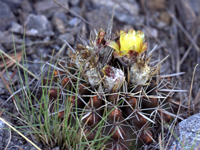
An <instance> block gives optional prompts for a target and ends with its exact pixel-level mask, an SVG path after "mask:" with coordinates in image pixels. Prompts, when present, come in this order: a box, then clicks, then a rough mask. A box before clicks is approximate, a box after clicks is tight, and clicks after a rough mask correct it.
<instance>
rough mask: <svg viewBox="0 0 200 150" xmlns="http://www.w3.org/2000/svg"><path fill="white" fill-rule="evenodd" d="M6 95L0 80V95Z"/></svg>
mask: <svg viewBox="0 0 200 150" xmlns="http://www.w3.org/2000/svg"><path fill="white" fill-rule="evenodd" d="M4 93H6V87H5V84H4V82H3V81H2V79H0V95H1V94H4Z"/></svg>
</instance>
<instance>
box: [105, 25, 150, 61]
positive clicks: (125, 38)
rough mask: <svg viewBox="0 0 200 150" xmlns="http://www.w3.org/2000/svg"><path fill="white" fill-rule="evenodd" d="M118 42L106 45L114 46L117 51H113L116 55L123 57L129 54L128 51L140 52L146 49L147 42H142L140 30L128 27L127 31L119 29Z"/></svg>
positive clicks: (142, 36)
mask: <svg viewBox="0 0 200 150" xmlns="http://www.w3.org/2000/svg"><path fill="white" fill-rule="evenodd" d="M119 36H120V37H119V41H118V42H119V43H118V44H117V43H115V42H110V44H109V45H108V46H110V47H112V48H114V49H115V50H116V51H117V52H118V53H113V55H114V56H116V57H119V56H121V57H123V56H124V55H127V54H129V52H130V51H132V50H133V51H135V52H137V53H139V54H140V53H142V52H144V51H146V50H147V46H148V45H147V43H144V41H145V37H144V33H143V32H142V31H137V32H136V31H135V30H133V29H130V30H129V31H128V32H127V33H126V32H124V31H123V30H120V35H119ZM119 45H120V46H119Z"/></svg>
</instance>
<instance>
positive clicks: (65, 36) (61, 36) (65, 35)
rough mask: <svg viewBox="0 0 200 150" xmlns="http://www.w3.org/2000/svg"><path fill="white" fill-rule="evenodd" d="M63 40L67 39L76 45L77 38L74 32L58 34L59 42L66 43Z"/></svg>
mask: <svg viewBox="0 0 200 150" xmlns="http://www.w3.org/2000/svg"><path fill="white" fill-rule="evenodd" d="M63 40H65V41H67V42H68V43H69V44H70V45H74V41H75V38H74V36H73V35H72V34H70V33H65V34H61V35H59V36H58V43H59V44H60V45H62V44H63V43H64V41H63Z"/></svg>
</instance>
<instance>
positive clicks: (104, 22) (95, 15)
mask: <svg viewBox="0 0 200 150" xmlns="http://www.w3.org/2000/svg"><path fill="white" fill-rule="evenodd" d="M108 13H109V12H108V10H107V9H106V8H101V9H100V10H93V11H91V12H87V13H86V18H87V19H88V21H89V22H91V24H93V25H94V26H95V27H97V28H99V29H100V28H103V29H106V28H107V26H108V23H109V21H110V18H111V16H109V15H108ZM92 29H93V28H92Z"/></svg>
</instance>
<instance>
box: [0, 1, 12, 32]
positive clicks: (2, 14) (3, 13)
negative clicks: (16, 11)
mask: <svg viewBox="0 0 200 150" xmlns="http://www.w3.org/2000/svg"><path fill="white" fill-rule="evenodd" d="M0 7H1V9H0V20H1V21H0V31H4V30H6V29H7V28H8V27H9V26H10V25H11V23H12V21H14V19H15V18H14V15H13V13H12V11H11V10H10V8H9V6H8V5H7V4H6V3H4V2H1V1H0Z"/></svg>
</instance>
